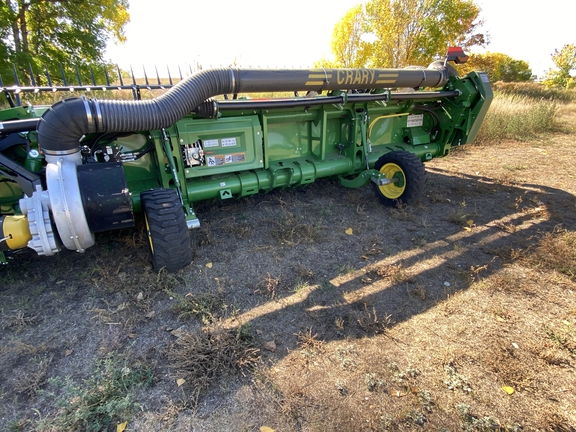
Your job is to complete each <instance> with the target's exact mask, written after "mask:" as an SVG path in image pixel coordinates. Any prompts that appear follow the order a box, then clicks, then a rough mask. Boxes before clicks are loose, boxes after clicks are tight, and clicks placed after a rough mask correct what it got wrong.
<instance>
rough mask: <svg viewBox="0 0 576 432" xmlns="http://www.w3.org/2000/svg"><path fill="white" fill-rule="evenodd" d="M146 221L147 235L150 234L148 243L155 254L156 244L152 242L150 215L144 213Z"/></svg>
mask: <svg viewBox="0 0 576 432" xmlns="http://www.w3.org/2000/svg"><path fill="white" fill-rule="evenodd" d="M144 221H145V222H146V235H148V243H150V250H151V251H152V255H154V245H153V244H152V236H151V235H150V225H149V224H148V216H146V215H144Z"/></svg>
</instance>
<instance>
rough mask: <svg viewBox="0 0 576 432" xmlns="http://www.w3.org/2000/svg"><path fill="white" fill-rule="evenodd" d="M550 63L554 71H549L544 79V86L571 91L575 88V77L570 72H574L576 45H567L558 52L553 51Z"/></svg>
mask: <svg viewBox="0 0 576 432" xmlns="http://www.w3.org/2000/svg"><path fill="white" fill-rule="evenodd" d="M552 61H553V62H554V65H555V66H556V69H550V70H549V71H548V72H547V73H546V76H545V77H544V84H545V85H546V86H548V87H561V88H566V89H571V88H574V87H576V77H574V76H572V74H571V73H572V71H574V70H576V45H574V44H567V45H564V46H563V47H562V49H561V50H560V51H558V50H557V49H556V50H554V54H552Z"/></svg>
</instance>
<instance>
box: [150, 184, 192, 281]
mask: <svg viewBox="0 0 576 432" xmlns="http://www.w3.org/2000/svg"><path fill="white" fill-rule="evenodd" d="M140 200H141V204H142V210H143V212H144V218H145V221H146V231H147V232H148V241H149V243H150V252H151V254H152V265H153V266H154V270H156V271H160V269H162V268H165V269H166V270H167V271H169V272H173V271H176V270H180V269H181V268H183V267H186V266H187V265H188V264H190V263H191V262H192V246H191V245H190V236H189V235H188V227H187V225H186V215H185V214H184V210H182V204H181V203H180V199H179V198H178V194H177V193H176V191H175V190H173V189H151V190H147V191H144V192H142V193H141V194H140Z"/></svg>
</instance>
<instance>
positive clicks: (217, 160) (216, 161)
mask: <svg viewBox="0 0 576 432" xmlns="http://www.w3.org/2000/svg"><path fill="white" fill-rule="evenodd" d="M206 164H207V165H208V166H212V167H213V166H219V165H224V156H222V155H216V156H208V157H207V158H206Z"/></svg>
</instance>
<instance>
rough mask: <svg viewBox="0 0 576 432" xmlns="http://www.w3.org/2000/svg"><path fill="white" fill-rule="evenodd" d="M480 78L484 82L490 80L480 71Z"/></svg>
mask: <svg viewBox="0 0 576 432" xmlns="http://www.w3.org/2000/svg"><path fill="white" fill-rule="evenodd" d="M480 79H481V80H482V81H483V82H485V83H489V82H490V80H489V79H488V75H487V74H485V73H481V74H480Z"/></svg>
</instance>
